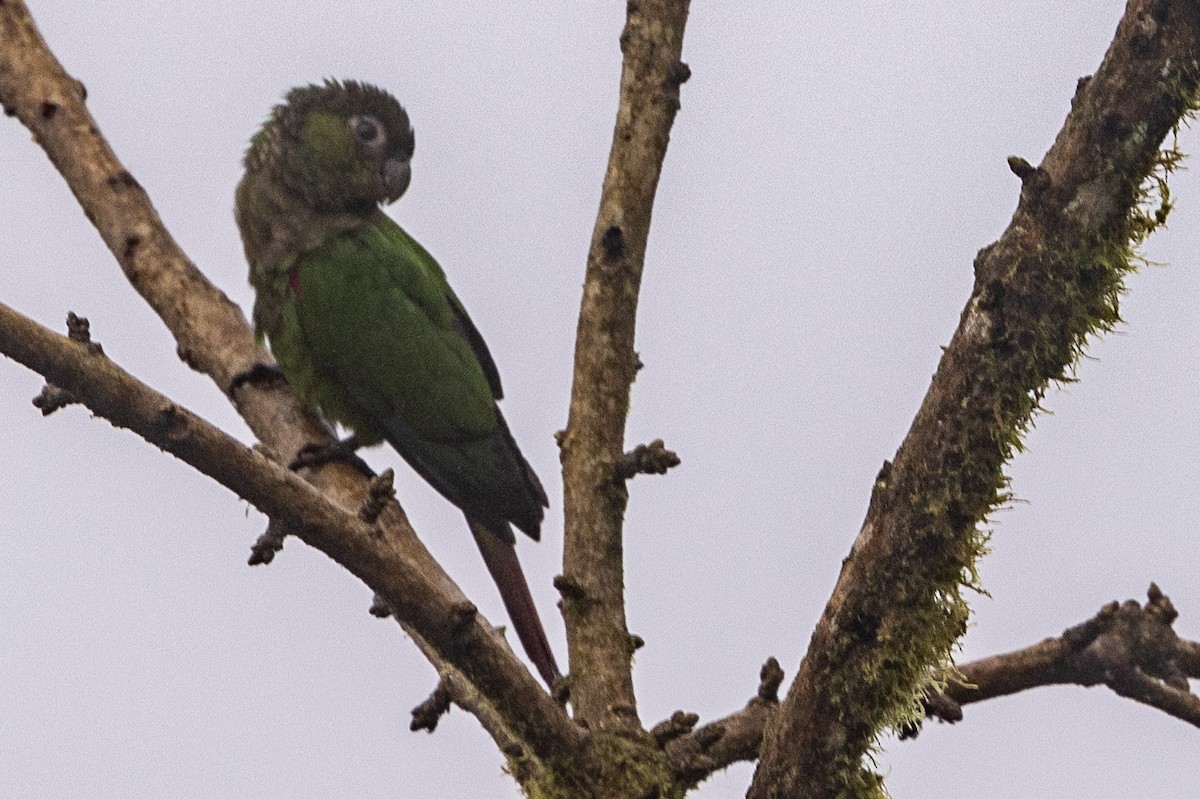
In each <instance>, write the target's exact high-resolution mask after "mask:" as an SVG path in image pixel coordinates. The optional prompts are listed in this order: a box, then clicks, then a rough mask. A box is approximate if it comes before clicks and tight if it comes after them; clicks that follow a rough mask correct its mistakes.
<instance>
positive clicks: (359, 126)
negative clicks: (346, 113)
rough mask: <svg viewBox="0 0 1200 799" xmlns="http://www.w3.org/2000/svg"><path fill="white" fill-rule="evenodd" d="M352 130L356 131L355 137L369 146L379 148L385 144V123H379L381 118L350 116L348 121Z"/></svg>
mask: <svg viewBox="0 0 1200 799" xmlns="http://www.w3.org/2000/svg"><path fill="white" fill-rule="evenodd" d="M347 124H349V125H350V130H351V131H353V132H354V138H356V139H358V140H359V141H360V142H362V143H363V144H364V145H366V146H367V147H370V148H372V149H377V148H379V147H382V146H383V143H384V139H385V138H386V137H385V136H384V133H383V125H381V124H379V120H378V119H376V118H375V117H372V116H354V117H350V119H349V121H348V123H347Z"/></svg>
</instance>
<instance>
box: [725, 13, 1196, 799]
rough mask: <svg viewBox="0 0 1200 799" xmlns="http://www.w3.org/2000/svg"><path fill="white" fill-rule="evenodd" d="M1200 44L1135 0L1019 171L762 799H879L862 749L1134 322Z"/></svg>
mask: <svg viewBox="0 0 1200 799" xmlns="http://www.w3.org/2000/svg"><path fill="white" fill-rule="evenodd" d="M1198 52H1200V15H1198V14H1197V12H1196V9H1195V5H1194V4H1193V3H1187V2H1164V1H1163V0H1133V2H1130V4H1129V6H1128V8H1127V9H1126V13H1125V16H1124V18H1123V19H1122V20H1121V23H1120V25H1119V27H1118V29H1117V34H1116V37H1115V39H1114V41H1113V43H1112V45H1111V47H1110V49H1109V51H1108V53H1107V55H1106V56H1105V58H1104V61H1103V63H1102V64H1101V66H1100V68H1099V70H1098V71H1097V72H1096V74H1095V76H1093V77H1092V78H1091V79H1089V80H1086V81H1083V82H1081V84H1080V87H1079V89H1078V92H1077V94H1076V97H1075V101H1074V106H1073V108H1072V110H1071V113H1070V114H1069V116H1068V117H1067V120H1066V123H1065V125H1064V127H1063V129H1062V131H1061V132H1060V134H1059V136H1058V138H1057V140H1056V141H1055V143H1054V146H1053V147H1052V148H1051V149H1050V151H1049V152H1048V153H1047V155H1046V157H1045V159H1044V160H1043V161H1042V163H1041V165H1040V166H1039V167H1037V169H1023V168H1022V169H1021V171H1022V172H1023V173H1024V174H1025V175H1028V176H1029V179H1025V180H1023V187H1022V192H1021V200H1020V203H1019V205H1018V207H1017V210H1016V213H1015V214H1014V216H1013V220H1012V222H1011V224H1010V226H1009V228H1008V229H1007V231H1006V232H1005V233H1004V235H1003V236H1002V237H1001V238H1000V240H999V241H997V242H996V243H995V244H993V245H991V246H989V247H987V248H985V249H984V250H982V251H981V252H980V253H979V256H978V257H977V258H976V261H975V286H974V289H973V290H972V293H971V297H970V299H969V300H968V302H967V305H966V307H965V308H964V310H963V313H962V318H961V320H960V324H959V327H958V330H957V331H956V332H955V334H954V337H953V339H952V340H951V342H950V344H949V346H948V347H946V350H945V353H944V354H943V356H942V359H941V363H940V364H939V367H938V371H937V374H936V375H935V376H934V379H933V383H932V385H931V386H930V389H929V392H928V394H927V395H926V397H925V399H924V401H923V403H922V405H921V408H920V410H919V412H918V413H917V417H916V419H915V421H914V422H913V425H912V427H911V429H910V430H909V432H908V435H907V436H906V438H905V440H904V442H903V444H902V445H901V447H900V449H899V451H898V452H897V454H896V457H895V459H894V462H893V463H891V464H885V467H884V469H883V470H881V472H880V474H879V477H878V479H877V480H876V483H875V486H874V489H873V491H872V494H871V502H870V505H869V507H868V510H867V517H866V520H865V521H864V523H863V527H862V531H861V532H860V534H859V536H858V539H857V540H856V542H855V544H854V547H853V548H852V550H851V553H850V555H849V557H848V558H847V559H846V561H845V563H844V565H843V568H842V573H841V575H840V577H839V579H838V582H837V585H836V587H835V589H834V592H833V596H832V597H831V599H830V601H829V603H828V605H827V606H826V608H825V611H824V614H823V615H822V617H821V620H820V622H819V623H818V626H817V628H816V630H815V631H814V633H813V636H812V640H811V642H810V645H809V649H808V653H807V655H806V656H805V658H804V661H803V662H802V664H801V666H800V670H799V673H798V675H797V678H796V680H795V682H794V683H793V684H792V686H791V688H790V690H789V691H788V695H787V698H786V699H785V700H784V703H783V705H782V707H781V709H780V712H779V713H778V715H777V716H776V718H775V719H774V721H773V722H772V724H771V725H770V727H769V728H768V730H767V733H766V736H765V740H764V744H763V749H762V754H761V760H760V761H759V767H758V770H757V772H756V774H755V778H754V782H753V784H752V786H751V789H750V792H749V794H748V795H749V796H750V797H751V798H752V799H767V797H773V798H774V799H778V798H779V797H831V796H881V795H882V794H883V787H882V781H881V778H880V777H879V776H878V775H875V774H872V773H871V772H870V771H868V770H866V769H865V768H864V766H863V757H864V756H865V755H866V754H867V752H868V751H869V750H870V748H871V746H872V745H873V743H874V741H875V740H876V738H877V736H878V735H879V734H880V733H881V732H882V731H883V730H884V729H885V728H887V727H889V726H891V727H903V726H905V725H907V724H911V723H913V722H914V721H915V720H917V719H919V717H920V714H921V702H920V700H921V698H922V697H924V695H925V693H926V691H927V690H928V689H929V688H930V686H931V683H932V682H933V681H934V679H935V677H934V675H935V674H936V673H937V672H936V669H937V668H939V667H946V666H948V664H949V658H950V653H951V650H952V648H953V646H954V644H955V642H956V641H957V640H958V638H959V636H961V635H962V633H963V632H964V631H965V629H966V622H967V617H968V608H967V604H966V601H965V599H964V598H963V591H964V589H966V588H972V587H975V583H976V581H975V562H976V559H977V558H978V557H979V556H980V554H981V553H982V552H983V551H984V548H985V544H986V536H985V534H984V533H983V532H982V531H981V530H980V525H981V523H982V522H983V521H984V520H985V518H986V517H987V515H988V513H989V512H990V511H992V510H993V509H994V508H996V507H997V506H999V505H1001V504H1002V503H1003V502H1004V501H1005V499H1006V498H1007V493H1006V492H1007V481H1006V478H1005V475H1004V471H1003V469H1004V465H1005V463H1006V462H1007V461H1008V460H1009V458H1010V457H1011V456H1012V455H1013V454H1014V452H1016V451H1017V450H1018V449H1019V448H1020V442H1021V437H1022V435H1023V434H1024V432H1025V431H1026V429H1027V428H1028V426H1029V424H1030V423H1031V420H1032V418H1033V414H1034V413H1035V412H1036V411H1037V409H1038V405H1039V402H1040V400H1041V398H1042V396H1043V395H1044V393H1045V391H1046V390H1047V388H1048V387H1049V386H1050V385H1051V384H1052V383H1053V382H1055V381H1062V380H1067V379H1070V377H1071V374H1072V369H1073V367H1074V364H1075V362H1076V360H1077V359H1078V358H1079V356H1080V354H1081V353H1082V351H1083V349H1084V346H1085V344H1086V342H1087V339H1088V337H1089V336H1092V335H1094V334H1096V333H1099V332H1102V331H1105V330H1108V329H1109V328H1111V327H1112V326H1113V325H1114V324H1116V322H1117V321H1118V320H1119V315H1118V298H1119V296H1120V293H1121V291H1122V288H1123V281H1124V277H1125V275H1126V274H1127V273H1128V272H1129V271H1130V270H1132V269H1133V268H1134V264H1135V262H1136V256H1135V253H1134V251H1133V247H1134V246H1136V245H1137V244H1138V243H1139V242H1140V241H1141V240H1142V239H1143V238H1144V237H1145V235H1146V234H1147V233H1148V232H1149V231H1150V230H1152V229H1153V227H1154V225H1156V224H1158V223H1159V222H1161V220H1162V219H1163V218H1164V215H1165V206H1164V205H1162V204H1159V203H1161V202H1163V201H1165V200H1166V197H1165V196H1163V195H1162V194H1161V192H1160V193H1159V194H1158V196H1157V197H1155V196H1153V195H1149V194H1147V192H1146V191H1144V190H1143V188H1142V187H1143V186H1150V191H1154V190H1156V189H1157V190H1160V189H1161V186H1162V185H1163V184H1162V182H1161V177H1162V176H1161V170H1162V169H1164V168H1166V167H1169V166H1170V165H1171V164H1172V162H1173V161H1174V159H1175V156H1174V154H1173V153H1167V154H1163V153H1161V152H1160V150H1159V148H1160V146H1161V143H1162V141H1163V140H1164V138H1165V137H1166V136H1167V135H1168V134H1169V133H1170V132H1171V131H1172V130H1173V129H1174V128H1175V127H1176V126H1177V125H1178V124H1179V123H1180V121H1181V120H1182V119H1183V117H1184V115H1185V114H1187V113H1188V112H1189V110H1190V109H1191V108H1192V107H1193V103H1194V98H1195V94H1196V76H1197V66H1196V54H1197V53H1198ZM1155 200H1158V201H1159V202H1158V203H1156V202H1155ZM1148 206H1149V207H1148Z"/></svg>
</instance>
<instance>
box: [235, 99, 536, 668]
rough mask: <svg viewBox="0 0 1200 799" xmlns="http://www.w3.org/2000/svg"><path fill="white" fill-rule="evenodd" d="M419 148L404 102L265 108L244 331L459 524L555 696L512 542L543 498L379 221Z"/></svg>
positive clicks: (247, 217) (435, 299)
mask: <svg viewBox="0 0 1200 799" xmlns="http://www.w3.org/2000/svg"><path fill="white" fill-rule="evenodd" d="M414 143H415V140H414V137H413V130H412V127H411V126H410V124H409V120H408V114H407V113H406V112H405V111H404V109H403V108H402V107H401V106H400V103H398V102H397V101H396V99H395V98H394V97H392V96H391V95H390V94H388V93H387V92H386V91H384V90H382V89H379V88H376V87H375V86H370V85H367V84H365V83H356V82H353V81H345V82H338V81H334V80H329V81H326V82H325V83H324V84H322V85H312V86H304V87H300V88H296V89H293V90H292V91H290V92H288V94H287V97H286V98H285V102H284V103H283V104H282V105H278V106H276V107H275V108H274V109H273V111H272V113H271V116H270V118H269V119H268V120H267V122H266V124H265V125H263V127H262V129H261V130H260V131H259V132H258V133H257V134H256V135H255V136H254V138H253V139H251V142H250V147H249V150H248V151H247V152H246V157H245V161H244V165H245V169H246V174H245V176H244V177H243V178H242V180H241V182H240V183H239V184H238V187H237V197H236V209H235V214H236V217H237V224H238V228H239V230H240V231H241V235H242V244H243V246H244V247H245V250H246V259H247V260H248V261H249V263H250V283H251V285H252V286H253V287H254V290H255V295H256V298H255V303H254V327H255V330H256V331H257V333H258V335H259V337H260V339H261V338H263V337H265V338H266V340H267V342H268V343H269V345H270V348H271V351H272V353H273V354H274V355H275V359H276V361H278V363H279V368H280V370H281V371H282V372H283V375H284V377H285V378H287V381H288V382H289V383H290V384H291V386H292V388H293V389H294V390H295V391H296V393H297V394H298V395H299V397H300V399H301V400H302V401H303V402H304V403H305V404H306V405H308V406H309V407H310V408H312V409H313V410H315V411H317V412H318V413H319V414H320V415H321V416H323V417H324V418H325V419H326V420H328V421H330V422H336V423H339V424H341V425H342V426H343V427H345V428H346V429H348V430H350V431H351V433H352V436H351V437H350V438H349V439H348V440H347V442H345V445H346V446H348V447H351V448H353V447H358V446H371V445H374V444H378V443H381V442H383V441H387V442H388V443H389V444H391V445H392V446H393V447H394V448H395V449H396V451H397V452H399V453H400V455H401V456H403V457H404V459H405V460H406V461H408V463H409V465H411V466H412V468H413V469H415V470H416V471H417V473H418V474H420V475H421V477H423V478H424V479H425V480H426V481H428V482H429V484H430V485H432V486H433V487H434V488H435V489H437V490H438V491H439V492H440V493H441V494H442V495H443V496H444V497H446V499H448V500H450V501H451V502H453V503H454V504H455V505H457V506H458V507H459V508H460V509H461V510H462V511H463V513H465V514H466V517H467V523H468V525H469V527H470V529H471V532H472V534H473V535H474V537H475V541H476V543H477V544H478V546H479V549H480V551H481V552H482V553H483V558H484V561H485V562H486V564H487V567H488V570H489V571H490V572H491V575H492V578H493V579H494V580H495V581H496V584H497V586H498V587H499V589H500V594H501V596H502V598H503V600H504V605H505V607H506V608H507V610H508V613H509V616H510V617H511V618H512V621H513V625H514V626H515V627H516V631H517V636H518V638H520V640H521V644H522V645H523V646H524V648H525V652H526V653H527V654H528V655H529V658H530V659H531V660H532V661H533V663H534V665H535V666H536V667H537V669H538V672H539V673H540V674H541V676H542V678H543V679H544V680H545V681H546V682H547V684H551V685H552V684H553V683H554V681H555V679H556V678H557V677H559V670H558V666H557V665H556V663H555V660H554V654H553V652H552V651H551V649H550V644H549V642H548V641H547V639H546V633H545V631H544V629H543V628H542V623H541V620H540V619H539V618H538V614H537V609H536V608H535V606H534V603H533V597H532V596H531V595H530V592H529V586H528V584H527V583H526V582H525V577H524V574H523V573H522V572H521V566H520V563H519V562H518V561H517V554H516V549H515V544H516V539H515V537H514V535H513V532H512V525H515V526H516V527H517V528H519V529H520V530H522V531H523V532H525V533H527V534H528V535H529V536H530V537H531V538H533V539H534V540H537V539H538V537H539V534H540V528H541V522H542V516H543V508H544V507H546V506H547V505H548V502H547V500H546V492H545V491H544V490H543V488H542V485H541V483H540V482H539V481H538V478H537V475H535V474H534V472H533V469H532V468H530V466H529V463H528V462H527V461H526V460H525V458H524V456H522V455H521V451H520V450H519V449H518V448H517V444H516V442H515V441H514V440H513V437H512V434H511V433H510V432H509V430H508V425H507V424H505V421H504V417H503V416H502V415H501V413H500V409H499V408H498V407H497V405H496V400H498V399H500V398H501V397H502V396H503V394H502V391H501V388H500V374H499V373H498V372H497V370H496V364H495V362H494V361H493V360H492V356H491V354H490V353H489V352H488V348H487V345H486V344H484V341H483V338H482V336H480V334H479V331H478V330H477V329H476V328H475V325H474V324H473V323H472V322H471V318H470V317H469V316H467V311H466V309H465V308H464V307H463V305H462V303H461V302H459V299H458V297H456V296H455V295H454V291H453V290H452V289H451V288H450V284H449V283H447V281H446V276H445V274H444V273H443V272H442V269H441V267H439V266H438V264H437V262H436V261H435V260H434V259H433V257H432V256H431V255H430V254H429V253H428V252H426V251H425V250H424V249H423V248H422V247H421V245H420V244H417V242H416V241H414V240H413V239H412V237H410V236H409V235H408V234H407V233H405V232H404V231H403V230H402V229H401V228H400V226H399V225H397V224H396V223H395V222H393V221H392V220H391V219H390V218H389V217H388V216H386V215H385V214H384V213H383V212H382V211H381V210H380V205H381V204H383V203H391V202H394V201H395V200H397V199H399V198H400V196H401V195H402V194H404V192H405V190H406V189H407V188H408V183H409V179H410V177H411V167H410V164H409V162H410V160H411V159H412V155H413V147H414ZM351 451H352V450H351Z"/></svg>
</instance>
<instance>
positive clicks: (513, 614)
mask: <svg viewBox="0 0 1200 799" xmlns="http://www.w3.org/2000/svg"><path fill="white" fill-rule="evenodd" d="M467 524H468V525H470V527H471V534H472V535H473V536H475V543H476V544H478V545H479V551H480V553H482V554H483V562H484V563H485V564H487V568H488V571H489V572H490V573H491V575H492V579H493V580H495V582H496V587H497V588H499V589H500V598H501V599H502V600H504V607H505V609H507V610H508V616H509V618H510V619H512V623H513V627H515V628H516V631H517V638H519V639H521V646H523V647H524V648H525V654H526V655H528V656H529V659H530V660H532V661H533V665H534V666H536V667H537V670H538V673H539V674H541V675H542V679H543V680H545V681H546V685H548V686H550V687H553V686H554V681H555V680H557V679H558V678H559V677H561V676H562V673H561V672H560V671H559V670H558V664H557V663H556V662H555V661H554V652H553V651H552V650H551V649H550V641H549V640H547V638H546V630H545V628H543V627H542V620H541V618H540V617H539V616H538V612H537V607H536V606H535V605H534V604H533V595H532V594H531V593H530V592H529V584H528V583H527V582H525V573H524V572H523V571H521V563H520V561H518V560H517V550H516V547H515V546H513V544H512V543H511V541H512V531H511V530H509V529H507V524H506V525H505V527H506V529H504V530H500V531H493V530H491V529H489V528H488V527H487V526H486V525H485V524H484V523H483V522H480V521H478V520H476V519H472V518H471V517H469V516H468V517H467ZM505 539H507V540H505Z"/></svg>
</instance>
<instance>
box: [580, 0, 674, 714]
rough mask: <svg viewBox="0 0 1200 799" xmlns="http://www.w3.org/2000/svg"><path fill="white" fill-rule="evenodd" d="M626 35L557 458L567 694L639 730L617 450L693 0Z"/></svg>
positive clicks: (652, 2)
mask: <svg viewBox="0 0 1200 799" xmlns="http://www.w3.org/2000/svg"><path fill="white" fill-rule="evenodd" d="M627 10H628V17H627V21H626V24H625V31H624V33H622V35H621V50H622V52H623V53H624V64H623V67H622V70H621V95H620V104H619V106H618V109H617V123H616V128H615V130H614V131H613V144H612V151H611V153H610V155H609V162H608V172H607V173H606V175H605V178H604V189H603V193H602V194H601V198H600V211H599V214H598V216H597V217H596V227H595V230H594V232H593V233H592V243H591V249H590V251H589V252H588V261H587V274H586V277H585V279H584V287H583V302H582V305H581V308H580V311H579V327H578V331H577V336H576V341H575V374H574V381H573V385H572V389H571V409H570V416H569V419H568V422H567V429H566V431H565V433H564V434H563V435H562V436H560V437H559V443H560V446H561V447H562V461H563V489H564V492H563V493H564V499H563V510H564V513H565V515H566V524H565V529H564V539H565V540H564V552H563V579H562V580H560V581H559V582H558V583H557V584H558V585H559V586H560V587H561V588H562V589H563V615H564V616H565V618H566V621H567V646H568V649H569V652H570V657H571V670H570V671H571V674H570V677H571V701H572V704H573V705H574V707H575V713H576V718H578V719H579V720H580V721H582V722H583V723H585V724H587V725H588V726H589V727H590V728H592V729H611V730H616V731H622V730H625V731H631V730H636V729H638V728H639V727H640V724H639V722H638V718H637V700H636V697H635V696H634V692H633V677H632V674H631V661H630V656H631V655H632V654H633V650H632V648H631V646H630V636H629V629H628V627H627V626H626V622H625V598H624V590H625V578H624V570H623V564H622V542H621V527H622V521H623V519H624V515H625V505H626V502H627V501H628V498H629V494H628V492H627V490H626V487H625V481H624V480H623V479H621V478H620V477H619V476H618V474H617V473H616V471H617V468H618V464H619V463H620V462H621V460H622V456H623V454H624V439H625V417H626V415H627V414H628V411H629V390H630V385H631V384H632V382H633V378H634V375H635V373H636V372H637V367H638V363H639V362H638V359H637V355H636V353H635V352H634V350H633V339H634V327H635V320H636V315H637V298H638V289H639V287H640V285H641V278H642V265H643V262H644V259H645V255H646V240H647V238H648V237H649V234H650V214H651V210H652V208H653V204H654V194H655V191H656V189H657V187H658V177H659V172H660V170H661V168H662V162H663V158H664V157H665V156H666V151H667V142H668V139H669V136H670V130H671V124H672V122H673V121H674V119H675V112H676V111H677V110H678V109H679V87H680V85H681V84H682V83H683V82H684V81H685V80H687V78H688V69H687V67H686V66H685V65H684V64H683V63H682V62H681V61H680V60H679V59H680V54H681V52H682V48H683V30H684V25H685V23H686V22H687V13H688V0H633V1H631V2H630V3H629V4H628V6H627Z"/></svg>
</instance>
